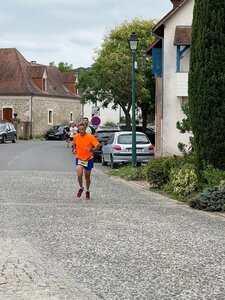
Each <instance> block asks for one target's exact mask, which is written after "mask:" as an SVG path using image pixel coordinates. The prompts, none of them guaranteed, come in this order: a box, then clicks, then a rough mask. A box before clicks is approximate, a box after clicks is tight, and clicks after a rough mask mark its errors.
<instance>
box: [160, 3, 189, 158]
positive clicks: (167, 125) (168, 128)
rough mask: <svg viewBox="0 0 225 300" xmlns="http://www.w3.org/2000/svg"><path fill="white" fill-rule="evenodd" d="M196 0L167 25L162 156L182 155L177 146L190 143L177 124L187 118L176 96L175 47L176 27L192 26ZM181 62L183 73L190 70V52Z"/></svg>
mask: <svg viewBox="0 0 225 300" xmlns="http://www.w3.org/2000/svg"><path fill="white" fill-rule="evenodd" d="M193 7H194V0H190V1H188V2H187V3H186V4H184V5H183V6H182V7H181V8H180V9H179V10H178V11H177V12H176V13H175V14H174V15H173V16H172V17H171V18H170V19H169V20H168V21H167V22H166V24H165V29H164V56H163V64H164V65H163V70H164V74H163V127H162V134H163V136H162V154H163V155H172V154H180V152H179V150H178V148H177V144H178V143H179V142H183V143H185V144H187V143H188V137H189V134H180V133H179V131H178V129H177V128H176V122H177V121H178V120H180V121H181V120H182V119H183V118H184V117H185V116H184V114H183V112H182V110H181V103H182V101H181V99H180V98H179V97H177V96H176V50H177V49H176V46H174V45H173V42H174V35H175V29H176V26H182V25H184V26H191V24H192V16H193ZM185 55H186V57H185V58H184V59H183V60H181V71H187V70H188V69H189V57H187V55H188V56H189V51H188V52H186V53H185Z"/></svg>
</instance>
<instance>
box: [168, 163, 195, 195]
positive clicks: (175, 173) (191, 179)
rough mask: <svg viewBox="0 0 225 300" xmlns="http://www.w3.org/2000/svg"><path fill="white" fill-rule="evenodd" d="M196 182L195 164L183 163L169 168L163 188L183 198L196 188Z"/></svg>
mask: <svg viewBox="0 0 225 300" xmlns="http://www.w3.org/2000/svg"><path fill="white" fill-rule="evenodd" d="M197 183H198V181H197V174H196V171H195V166H194V165H193V164H191V163H184V164H182V165H181V166H180V167H175V168H172V169H171V172H170V175H169V182H168V184H167V185H166V187H165V190H167V191H169V192H171V193H173V194H174V195H175V196H177V197H178V198H185V197H188V196H190V195H191V194H192V193H193V192H195V191H196V190H197Z"/></svg>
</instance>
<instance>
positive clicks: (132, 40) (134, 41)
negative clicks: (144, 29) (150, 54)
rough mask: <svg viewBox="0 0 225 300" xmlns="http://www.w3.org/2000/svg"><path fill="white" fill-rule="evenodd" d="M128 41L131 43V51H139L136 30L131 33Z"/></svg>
mask: <svg viewBox="0 0 225 300" xmlns="http://www.w3.org/2000/svg"><path fill="white" fill-rule="evenodd" d="M128 43H129V48H130V50H131V51H137V47H138V37H137V35H136V34H135V32H132V33H131V35H130V38H129V41H128Z"/></svg>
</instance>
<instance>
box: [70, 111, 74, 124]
mask: <svg viewBox="0 0 225 300" xmlns="http://www.w3.org/2000/svg"><path fill="white" fill-rule="evenodd" d="M72 121H73V113H72V112H71V113H70V122H72Z"/></svg>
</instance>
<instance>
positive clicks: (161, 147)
mask: <svg viewBox="0 0 225 300" xmlns="http://www.w3.org/2000/svg"><path fill="white" fill-rule="evenodd" d="M153 35H154V36H155V37H156V38H158V39H160V40H162V107H161V118H162V119H163V102H164V101H163V100H164V80H163V77H164V55H163V54H164V38H163V37H162V36H159V35H157V34H156V33H154V32H153ZM162 125H163V124H162V120H161V135H160V136H161V141H160V155H161V156H162V153H163V126H162Z"/></svg>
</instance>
